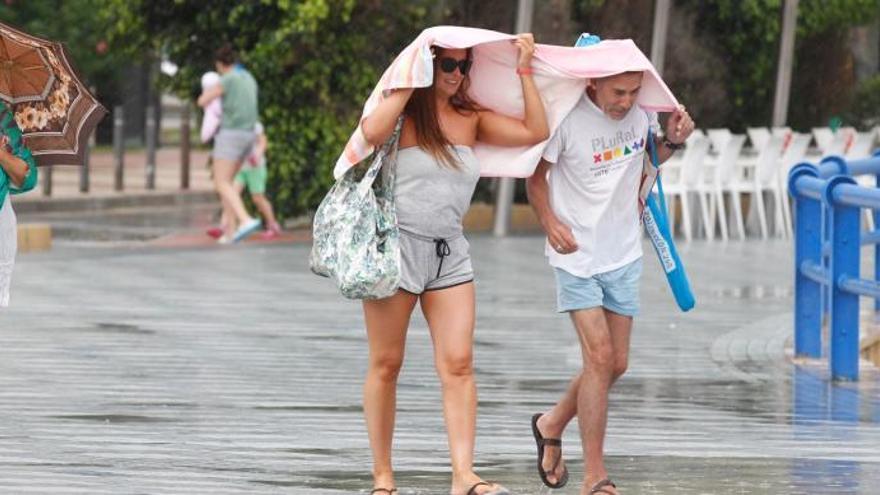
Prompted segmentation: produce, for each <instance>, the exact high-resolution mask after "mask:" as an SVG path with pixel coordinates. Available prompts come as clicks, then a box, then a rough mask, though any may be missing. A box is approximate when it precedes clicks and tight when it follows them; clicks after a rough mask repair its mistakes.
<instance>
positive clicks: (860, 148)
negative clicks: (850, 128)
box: [846, 131, 875, 160]
mask: <svg viewBox="0 0 880 495" xmlns="http://www.w3.org/2000/svg"><path fill="white" fill-rule="evenodd" d="M874 139H875V133H874V132H873V131H871V132H859V133H857V134H856V137H855V140H854V141H853V144H852V146H850V147H849V151H847V152H846V158H847V160H860V159H862V158H868V157H869V156H871V152H873V151H874Z"/></svg>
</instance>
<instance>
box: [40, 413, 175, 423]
mask: <svg viewBox="0 0 880 495" xmlns="http://www.w3.org/2000/svg"><path fill="white" fill-rule="evenodd" d="M50 417H51V418H56V419H70V420H74V421H88V422H92V423H107V424H136V423H173V422H174V421H175V420H174V419H168V418H157V417H154V416H139V415H136V414H61V415H56V416H50Z"/></svg>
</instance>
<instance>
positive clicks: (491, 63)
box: [333, 26, 678, 179]
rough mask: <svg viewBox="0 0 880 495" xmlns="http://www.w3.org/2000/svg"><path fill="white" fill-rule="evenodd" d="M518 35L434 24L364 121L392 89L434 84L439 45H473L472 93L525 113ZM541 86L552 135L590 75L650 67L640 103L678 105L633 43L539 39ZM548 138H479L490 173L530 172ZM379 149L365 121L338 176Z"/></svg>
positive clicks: (370, 102)
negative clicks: (434, 51) (494, 141)
mask: <svg viewBox="0 0 880 495" xmlns="http://www.w3.org/2000/svg"><path fill="white" fill-rule="evenodd" d="M513 39H515V36H512V35H509V34H504V33H499V32H497V31H489V30H485V29H477V28H467V27H457V26H437V27H432V28H428V29H426V30H424V31H422V33H421V34H420V35H419V36H418V37H417V38H416V39H415V41H413V42H412V43H410V44H409V46H407V47H406V48H405V49H404V50H403V51H402V52H401V53H400V54H399V55H398V56H397V58H396V59H395V60H394V62H393V63H392V64H391V66H390V67H388V69H386V70H385V73H384V74H383V75H382V78H381V79H379V83H378V84H377V85H376V87H375V89H373V92H372V94H370V97H369V98H368V99H367V102H366V104H365V105H364V111H363V114H362V115H361V121H363V119H365V118H366V117H367V116H369V115H370V113H371V112H372V111H373V109H375V108H376V106H377V105H378V104H379V102H380V101H382V99H383V98H384V96H385V94H386V92H387V91H389V90H393V89H399V88H422V87H428V86H430V85H431V84H433V81H434V65H433V61H432V58H431V50H430V48H431V46H439V47H443V48H471V47H473V58H474V64H473V66H472V68H471V71H470V79H471V85H470V90H469V92H470V96H471V97H472V98H473V100H474V101H475V102H477V103H478V104H479V105H481V106H483V107H485V108H488V109H491V110H493V111H495V112H498V113H502V114H505V115H510V116H513V117H519V118H521V117H522V116H523V111H524V106H523V96H522V85H521V82H520V79H519V76H518V75H517V74H516V64H517V59H518V49H517V48H516V46H515V45H514V44H512V43H511V40H513ZM532 68H533V69H534V78H535V83H536V84H537V86H538V90H539V91H540V93H541V98H542V99H543V101H544V108H545V110H546V112H547V120H548V123H549V125H550V131H551V135H552V133H553V132H555V131H556V128H557V127H559V124H560V123H561V122H562V120H563V119H564V118H565V117H566V115H568V113H569V112H570V111H571V110H572V109H573V108H574V106H575V105H576V104H577V102H578V99H579V98H580V97H581V96H582V95H583V94H584V91H585V89H586V85H587V80H588V79H591V78H598V77H606V76H611V75H614V74H620V73H622V72H628V71H644V72H645V78H644V80H643V82H642V89H641V92H640V93H639V99H638V104H639V105H640V106H641V107H642V108H644V109H646V110H651V111H655V112H671V111H673V110H674V109H675V108H676V107H677V106H678V102H677V101H676V99H675V97H674V96H673V95H672V92H671V91H670V90H669V88H668V87H666V84H665V83H664V82H663V80H662V79H661V78H660V76H659V75H658V74H657V71H656V70H655V69H654V66H653V65H652V64H651V61H650V60H648V57H646V56H645V54H644V53H642V51H641V50H639V48H638V47H637V46H636V44H635V43H633V41H632V40H605V41H601V42H599V43H598V44H594V45H591V46H587V47H580V48H574V47H563V46H554V45H542V44H538V45H537V49H536V51H535V56H534V58H533V60H532ZM545 145H546V141H545V142H542V143H539V144H536V145H534V146H522V147H514V148H512V147H501V146H492V145H488V144H484V143H480V142H477V144H476V145H475V146H474V153H475V154H476V156H477V158H478V159H479V161H480V170H481V174H482V175H483V176H488V177H528V176H529V175H531V174H532V173H533V172H534V171H535V167H537V165H538V162H539V161H540V158H541V153H542V152H543V150H544V146H545ZM372 152H373V146H371V145H370V144H369V143H368V142H367V140H366V139H365V138H364V135H363V132H362V130H361V127H360V125H358V128H357V129H356V130H355V131H354V134H352V136H351V138H349V140H348V144H346V146H345V150H344V151H343V153H342V155H341V156H340V157H339V159H338V160H337V162H336V167H335V168H334V170H333V175H334V176H335V177H336V178H337V179H338V178H339V177H341V176H342V175H343V174H344V173H345V171H346V170H348V169H349V168H351V167H352V166H354V165H356V164H357V163H359V162H360V161H361V160H363V159H364V158H366V157H368V156H369V155H370V153H372Z"/></svg>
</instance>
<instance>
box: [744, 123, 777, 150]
mask: <svg viewBox="0 0 880 495" xmlns="http://www.w3.org/2000/svg"><path fill="white" fill-rule="evenodd" d="M746 133H747V134H748V135H749V141H750V142H751V143H752V148H754V149H756V150H758V151H760V150H761V149H763V148H764V145H765V144H767V141H768V140H769V139H770V136H771V134H770V129H767V128H766V127H748V128H746Z"/></svg>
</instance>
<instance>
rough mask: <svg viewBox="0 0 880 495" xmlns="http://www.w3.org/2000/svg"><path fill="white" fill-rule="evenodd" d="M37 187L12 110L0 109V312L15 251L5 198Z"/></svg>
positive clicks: (30, 158)
mask: <svg viewBox="0 0 880 495" xmlns="http://www.w3.org/2000/svg"><path fill="white" fill-rule="evenodd" d="M36 185H37V164H36V162H35V161H34V157H33V155H31V150H29V149H28V148H27V147H26V146H24V143H23V142H22V139H21V129H19V128H18V125H17V124H16V123H15V117H14V116H13V113H12V110H11V109H10V108H9V106H8V105H6V104H5V103H4V104H2V108H0V308H2V307H6V306H8V305H9V286H10V285H11V283H12V267H13V266H14V265H15V253H16V251H17V250H18V244H17V239H18V230H17V228H16V220H15V211H13V209H12V202H10V201H9V194H10V193H12V194H19V193H23V192H25V191H30V190H31V189H33V188H34V186H36Z"/></svg>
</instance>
